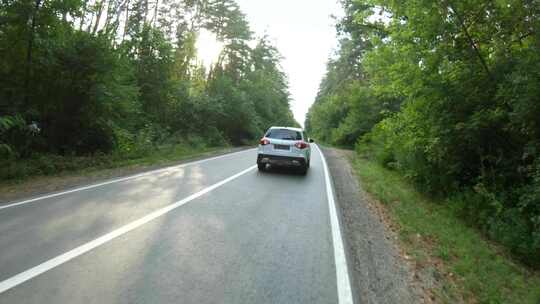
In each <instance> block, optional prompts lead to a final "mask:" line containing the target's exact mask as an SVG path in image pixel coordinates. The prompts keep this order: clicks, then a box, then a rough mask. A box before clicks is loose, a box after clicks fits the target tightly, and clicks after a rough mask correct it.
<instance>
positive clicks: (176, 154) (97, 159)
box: [0, 144, 227, 185]
mask: <svg viewBox="0 0 540 304" xmlns="http://www.w3.org/2000/svg"><path fill="white" fill-rule="evenodd" d="M226 148H227V147H225V146H221V147H207V146H204V145H199V146H190V145H186V144H184V145H168V146H161V147H159V148H156V149H152V150H150V151H145V152H140V153H131V154H128V155H120V154H96V155H92V156H58V155H39V156H36V157H33V158H31V159H25V160H4V161H3V162H2V163H0V166H1V167H2V171H1V172H0V184H4V185H9V184H20V183H21V182H25V181H28V180H31V179H34V178H39V177H43V176H64V175H77V174H80V175H83V174H88V173H93V172H98V171H102V170H106V169H115V168H124V167H145V166H151V165H152V166H159V165H166V164H170V163H174V162H178V161H181V160H185V159H190V158H193V157H196V156H203V155H207V154H212V153H214V152H218V151H223V150H225V149H226Z"/></svg>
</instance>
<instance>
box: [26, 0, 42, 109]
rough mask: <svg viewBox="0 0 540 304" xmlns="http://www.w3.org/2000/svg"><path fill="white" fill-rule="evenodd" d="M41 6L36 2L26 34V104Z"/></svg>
mask: <svg viewBox="0 0 540 304" xmlns="http://www.w3.org/2000/svg"><path fill="white" fill-rule="evenodd" d="M40 6H41V0H36V2H35V6H34V11H33V12H32V16H31V19H32V20H31V21H30V31H29V34H28V43H27V47H26V68H25V73H24V74H25V75H24V103H25V104H26V105H27V104H28V99H29V91H30V90H29V86H30V76H31V74H32V49H33V47H34V31H35V30H36V19H37V14H38V11H39V7H40Z"/></svg>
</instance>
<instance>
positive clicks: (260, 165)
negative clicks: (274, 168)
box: [257, 163, 266, 171]
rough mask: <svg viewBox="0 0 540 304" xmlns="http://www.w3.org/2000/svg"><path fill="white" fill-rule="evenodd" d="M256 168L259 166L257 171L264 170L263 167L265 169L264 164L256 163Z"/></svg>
mask: <svg viewBox="0 0 540 304" xmlns="http://www.w3.org/2000/svg"><path fill="white" fill-rule="evenodd" d="M257 168H259V171H264V169H266V164H263V163H257Z"/></svg>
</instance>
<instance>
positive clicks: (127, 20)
mask: <svg viewBox="0 0 540 304" xmlns="http://www.w3.org/2000/svg"><path fill="white" fill-rule="evenodd" d="M130 2H131V1H130V0H127V2H126V21H125V23H124V33H123V34H122V42H124V39H126V34H127V30H128V25H129V4H130Z"/></svg>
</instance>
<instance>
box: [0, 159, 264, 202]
mask: <svg viewBox="0 0 540 304" xmlns="http://www.w3.org/2000/svg"><path fill="white" fill-rule="evenodd" d="M254 149H256V148H252V149H246V150H242V151H237V152H232V153H226V154H223V155H218V156H214V157H210V158H205V159H200V160H196V161H192V162H187V163H184V164H179V165H173V166H169V167H165V168H161V169H156V170H151V171H146V172H142V173H138V174H135V175H129V176H125V177H120V178H115V179H111V180H108V181H105V182H101V183H97V184H91V185H88V186H82V187H77V188H73V189H69V190H65V191H62V192H56V193H52V194H46V195H42V196H38V197H34V198H30V199H26V200H23V201H19V202H8V203H6V205H0V210H3V209H7V208H11V207H17V206H20V205H25V204H28V203H33V202H36V201H40V200H44V199H47V198H51V197H57V196H61V195H64V194H69V193H73V192H78V191H83V190H88V189H93V188H97V187H101V186H106V185H110V184H114V183H119V182H123V181H127V180H132V179H137V178H140V177H143V176H147V175H151V174H155V173H160V172H164V171H167V170H171V169H178V168H183V167H187V166H192V165H197V164H200V163H204V162H207V161H212V160H216V159H220V158H223V157H227V156H231V155H236V154H240V153H245V152H248V151H252V150H254Z"/></svg>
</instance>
